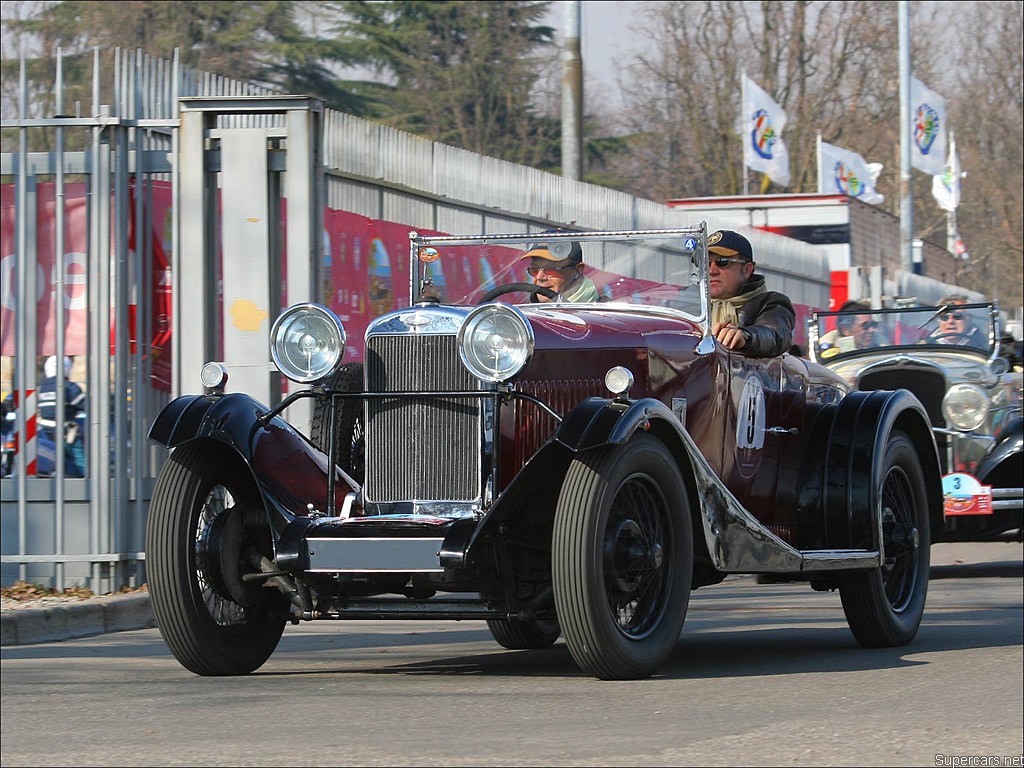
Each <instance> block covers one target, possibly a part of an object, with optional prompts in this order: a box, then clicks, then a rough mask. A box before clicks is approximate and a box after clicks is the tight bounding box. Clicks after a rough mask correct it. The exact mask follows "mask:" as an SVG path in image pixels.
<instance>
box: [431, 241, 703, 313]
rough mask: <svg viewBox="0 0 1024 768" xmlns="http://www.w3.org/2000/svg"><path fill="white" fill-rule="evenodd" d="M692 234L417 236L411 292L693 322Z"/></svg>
mask: <svg viewBox="0 0 1024 768" xmlns="http://www.w3.org/2000/svg"><path fill="white" fill-rule="evenodd" d="M700 234H701V233H700V231H699V230H693V232H692V233H691V232H689V231H682V232H674V233H673V234H671V235H660V236H652V235H648V234H644V235H642V236H639V235H635V234H634V235H630V236H628V237H625V236H623V237H622V238H612V237H609V236H608V235H607V234H603V235H601V236H600V238H601V239H596V238H595V239H590V238H593V236H589V237H588V235H586V234H583V233H579V234H575V233H574V234H572V235H571V238H572V239H569V238H568V237H565V236H562V237H555V238H552V237H549V236H546V235H544V234H534V235H526V236H522V237H515V238H512V237H510V236H505V237H500V238H499V239H497V242H486V243H473V244H464V243H458V242H456V243H451V242H450V241H451V240H454V239H455V238H443V237H438V238H422V239H420V240H418V241H416V242H414V246H413V265H414V268H415V269H416V271H417V274H418V276H419V284H418V286H415V287H414V290H418V297H419V299H420V300H424V299H426V300H431V299H435V300H437V301H439V302H441V303H444V304H457V305H475V304H479V303H481V302H485V301H495V300H496V301H503V302H506V303H510V304H529V303H535V304H542V305H543V304H555V303H562V304H623V303H624V304H635V305H645V306H656V307H667V308H671V309H675V310H679V311H681V312H684V313H686V314H687V315H689V316H691V317H692V318H695V319H700V318H701V317H702V301H701V299H702V295H703V288H702V285H703V283H702V281H701V269H700V264H701V263H703V262H702V259H701V257H700V255H699V254H700V253H702V252H703V251H702V248H703V245H702V244H701V238H700ZM465 240H470V238H465ZM704 271H705V273H706V268H705V269H704Z"/></svg>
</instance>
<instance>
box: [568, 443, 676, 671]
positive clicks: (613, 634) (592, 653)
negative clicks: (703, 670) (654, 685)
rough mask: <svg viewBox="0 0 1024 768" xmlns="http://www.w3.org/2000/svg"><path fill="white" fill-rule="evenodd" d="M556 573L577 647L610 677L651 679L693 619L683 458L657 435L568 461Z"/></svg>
mask: <svg viewBox="0 0 1024 768" xmlns="http://www.w3.org/2000/svg"><path fill="white" fill-rule="evenodd" d="M551 571H552V581H553V586H554V593H555V610H556V612H557V614H558V620H559V623H560V624H561V625H562V632H563V633H564V634H565V639H566V643H567V644H568V646H569V652H570V653H571V654H572V657H573V659H574V660H575V661H576V663H577V664H578V665H579V666H580V668H581V669H583V670H584V671H586V672H589V673H591V674H593V675H595V676H596V677H599V678H601V679H604V680H631V679H636V678H641V677H647V676H648V675H650V674H652V673H653V672H654V671H655V670H656V669H658V667H660V666H661V665H662V664H663V663H664V662H665V661H666V660H667V659H668V657H669V656H670V655H671V653H672V650H673V649H674V648H675V645H676V642H677V641H678V639H679V632H680V630H681V629H682V626H683V620H684V619H685V617H686V607H687V605H688V604H689V600H690V584H691V580H692V576H693V532H692V523H691V520H690V508H689V502H688V497H687V493H686V487H685V484H684V482H683V478H682V476H681V475H680V472H679V467H678V466H677V465H676V462H675V459H674V458H673V457H672V454H671V453H669V451H668V449H667V448H666V447H665V446H664V445H663V444H662V443H661V441H659V440H657V439H655V438H653V437H651V436H650V435H640V436H638V437H634V438H633V439H631V440H630V441H629V442H628V443H626V444H625V445H621V446H610V447H608V448H601V449H598V450H594V451H588V452H587V453H584V454H582V455H580V456H578V457H576V458H575V459H573V461H572V463H571V464H570V465H569V470H568V472H567V473H566V477H565V481H564V482H563V484H562V490H561V493H560V495H559V498H558V506H557V508H556V510H555V524H554V533H553V536H552V551H551Z"/></svg>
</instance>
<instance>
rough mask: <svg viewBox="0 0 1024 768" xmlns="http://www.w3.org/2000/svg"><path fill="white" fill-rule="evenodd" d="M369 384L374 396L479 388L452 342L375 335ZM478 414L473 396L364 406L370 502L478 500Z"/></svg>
mask: <svg viewBox="0 0 1024 768" xmlns="http://www.w3.org/2000/svg"><path fill="white" fill-rule="evenodd" d="M366 381H367V387H368V389H369V391H370V392H411V391H418V392H444V391H458V390H477V389H479V382H478V381H477V379H476V378H475V377H474V376H473V375H472V374H471V373H470V372H469V371H467V370H466V367H465V366H464V365H463V364H462V362H461V361H460V360H459V353H458V348H457V344H456V339H455V336H438V335H420V336H415V335H400V336H371V337H370V338H369V339H367V342H366ZM481 411H482V400H480V398H472V397H447V398H437V397H433V398H427V397H416V398H395V399H389V398H386V399H383V400H367V401H366V484H365V488H364V493H365V498H366V500H367V501H370V502H379V503H388V502H397V501H413V500H418V501H473V500H476V499H478V498H479V497H480V484H481V481H480V474H481V460H482V457H481V452H482V451H481V427H480V419H481Z"/></svg>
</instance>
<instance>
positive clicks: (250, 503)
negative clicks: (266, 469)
mask: <svg viewBox="0 0 1024 768" xmlns="http://www.w3.org/2000/svg"><path fill="white" fill-rule="evenodd" d="M224 450H226V449H218V448H212V447H211V446H210V445H209V444H208V443H207V444H204V443H202V442H195V443H190V444H187V445H183V446H181V447H180V448H177V449H175V450H174V452H173V453H171V456H170V458H168V460H167V462H166V464H164V467H163V469H162V470H161V472H160V477H159V478H158V480H157V484H156V488H155V489H154V492H153V500H152V503H151V505H150V511H149V523H148V527H147V531H146V564H147V570H148V580H149V592H150V600H151V602H152V605H153V613H154V614H155V616H156V622H157V626H158V627H159V629H160V634H161V635H163V638H164V641H165V642H166V643H167V646H168V648H170V650H171V653H173V654H174V657H175V658H176V659H177V660H178V661H179V662H180V663H181V665H182V666H183V667H185V668H186V669H188V670H190V671H191V672H194V673H195V674H197V675H245V674H248V673H250V672H252V671H253V670H255V669H258V668H259V667H260V666H262V665H263V663H264V662H265V661H266V660H267V659H268V658H270V655H271V654H272V653H273V652H274V649H275V648H276V647H277V644H278V642H279V641H280V639H281V633H282V632H283V631H284V625H285V622H286V618H287V601H286V600H285V599H284V597H283V595H281V593H280V592H278V591H277V590H275V589H271V588H259V589H249V588H239V587H235V589H236V590H240V589H241V590H243V591H245V592H247V593H248V594H247V595H244V594H242V591H238V592H237V594H236V598H237V599H236V598H233V597H232V595H231V593H230V591H229V590H228V589H227V588H225V587H224V586H223V582H224V578H223V577H224V574H225V572H226V571H230V572H231V573H232V574H233V575H234V576H235V578H234V579H233V580H232V583H235V582H237V581H238V579H237V577H238V576H239V575H240V574H242V573H244V572H245V571H246V570H254V568H253V567H252V565H250V564H246V563H245V562H242V552H243V549H245V548H249V547H253V548H256V549H257V550H260V549H263V550H266V549H269V544H270V541H269V530H266V529H264V530H259V529H257V530H252V529H250V528H244V527H243V525H242V520H241V519H235V520H232V521H231V522H232V523H234V524H235V525H237V526H238V527H237V528H236V530H237V531H239V532H241V533H239V535H238V536H235V537H231V536H221V535H217V534H215V532H219V531H221V530H222V529H223V528H224V525H223V522H224V521H225V520H226V519H229V518H231V517H232V516H236V515H237V516H243V515H244V514H245V512H246V510H247V509H253V508H254V507H255V505H258V504H259V501H258V498H254V494H255V493H256V492H255V488H254V487H253V484H252V479H251V478H248V477H246V476H245V474H244V469H242V468H240V467H239V466H238V464H237V463H235V462H232V461H225V457H224V455H223V452H224ZM229 539H233V540H234V544H233V545H232V546H231V549H230V551H229V553H228V556H227V558H226V560H225V559H224V558H222V557H221V552H222V551H223V550H222V549H220V545H221V544H222V543H223V542H224V541H225V540H229ZM214 541H215V542H216V544H213V543H212V542H214ZM239 600H240V601H241V602H238V601H239ZM242 603H245V604H244V605H243V604H242Z"/></svg>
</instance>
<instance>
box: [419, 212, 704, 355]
mask: <svg viewBox="0 0 1024 768" xmlns="http://www.w3.org/2000/svg"><path fill="white" fill-rule="evenodd" d="M707 234H708V233H707V222H703V221H702V222H701V223H700V224H699V225H697V226H693V227H678V228H670V229H646V230H615V231H592V232H579V231H576V232H573V231H564V232H543V233H542V232H530V233H526V234H494V235H425V236H420V235H419V234H418V233H417V232H416V231H411V232H409V303H410V306H415V305H416V304H419V303H421V302H422V301H423V300H422V299H421V296H422V291H423V287H424V284H425V283H424V272H423V269H421V265H424V264H425V262H423V261H421V260H420V258H419V252H420V249H421V248H424V247H428V246H433V247H436V248H440V247H444V246H466V245H491V246H513V247H514V246H517V245H522V246H523V247H524V248H525V247H526V246H528V245H530V244H531V243H536V242H537V241H539V240H542V241H544V242H549V241H557V240H571V241H575V242H578V243H580V244H581V245H582V244H584V243H587V242H610V241H623V240H634V241H638V242H642V241H646V240H652V241H653V240H662V241H664V240H668V239H672V238H676V237H678V238H680V239H684V238H688V237H692V238H694V239H695V240H696V247H695V248H694V249H693V258H694V259H695V260H696V267H697V276H698V281H699V287H698V291H699V295H700V314H699V315H693V314H691V313H689V312H686V311H684V310H682V309H677V308H674V307H665V306H657V305H652V304H632V303H629V302H623V301H600V302H589V301H588V302H563V301H560V300H559V301H556V302H552V303H550V304H545V305H542V308H545V309H554V308H558V309H568V308H570V307H571V308H572V309H599V310H602V311H608V310H613V311H628V312H644V313H647V314H654V315H663V316H666V317H673V318H685V319H687V320H690V321H693V322H696V323H697V324H698V325H699V326H700V327H701V328H702V329H703V330H704V333H705V335H707V334H708V333H710V328H709V318H710V317H711V297H710V294H709V290H710V289H709V282H708V269H709V267H708V242H707V241H708V237H707Z"/></svg>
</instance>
